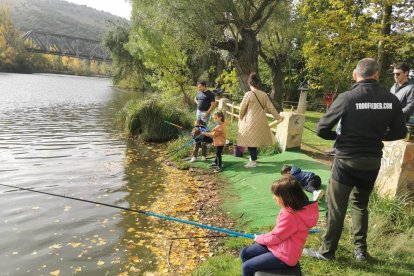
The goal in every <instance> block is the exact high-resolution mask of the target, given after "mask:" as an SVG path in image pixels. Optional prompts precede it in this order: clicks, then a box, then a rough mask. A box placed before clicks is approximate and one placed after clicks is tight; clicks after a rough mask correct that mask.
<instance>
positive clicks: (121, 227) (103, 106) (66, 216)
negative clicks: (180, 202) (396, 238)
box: [0, 73, 163, 275]
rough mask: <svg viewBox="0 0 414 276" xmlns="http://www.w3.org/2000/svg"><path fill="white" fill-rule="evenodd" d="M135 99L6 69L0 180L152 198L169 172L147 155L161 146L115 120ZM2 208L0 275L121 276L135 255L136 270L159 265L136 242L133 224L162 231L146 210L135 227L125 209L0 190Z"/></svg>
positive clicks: (100, 196) (98, 197)
mask: <svg viewBox="0 0 414 276" xmlns="http://www.w3.org/2000/svg"><path fill="white" fill-rule="evenodd" d="M137 97H142V95H141V94H139V93H134V92H128V91H122V90H119V89H116V88H114V87H111V82H110V80H108V79H100V78H86V77H77V76H65V75H49V74H34V75H21V74H4V73H0V184H6V185H13V186H17V187H22V188H32V189H35V190H39V191H45V192H49V193H55V194H60V195H67V196H71V197H77V198H83V199H88V200H92V201H98V202H104V203H108V204H114V205H118V206H123V207H136V206H146V205H148V204H150V203H151V202H152V200H153V198H154V194H156V192H157V183H159V182H160V181H161V180H162V177H163V176H162V172H160V171H158V168H157V166H156V164H155V163H154V162H152V161H151V160H152V158H154V156H155V154H156V152H154V151H153V149H152V147H148V145H142V144H138V143H136V142H133V141H129V140H127V139H125V138H124V136H123V134H122V133H121V131H120V130H119V129H118V128H117V127H115V124H114V119H115V117H116V112H117V111H119V110H120V109H121V108H122V107H123V105H124V104H125V103H126V102H127V101H128V100H130V99H133V98H137ZM145 158H146V159H145ZM137 170H141V171H142V170H144V171H145V173H144V174H142V173H141V174H137V173H136V171H137ZM136 204H137V205H136ZM0 214H1V215H0V248H1V251H0V275H51V274H50V273H52V275H57V274H56V273H59V275H74V274H76V275H117V274H119V273H120V272H123V271H125V270H128V269H129V267H130V263H131V258H132V257H133V256H139V259H137V258H132V259H133V260H134V262H135V264H134V265H135V267H136V271H137V272H138V271H139V273H138V274H141V273H144V272H145V271H152V270H155V269H156V264H155V262H154V260H155V258H154V255H153V253H152V252H151V251H150V250H149V249H147V248H146V247H144V246H131V241H136V239H137V237H136V235H134V231H131V228H132V227H134V229H136V230H141V231H145V229H147V228H151V227H161V226H160V223H159V222H158V223H157V222H151V221H148V220H146V219H145V218H143V217H142V216H141V217H140V219H139V221H140V223H139V224H137V215H131V213H129V212H123V211H121V210H119V209H114V208H109V207H105V206H100V205H96V204H91V203H85V202H80V201H74V200H70V199H65V198H60V197H54V196H49V195H44V194H39V193H33V192H28V191H19V190H16V189H12V188H7V187H3V186H0ZM151 223H152V224H157V225H150V224H151ZM134 238H135V240H134ZM131 256H132V257H131Z"/></svg>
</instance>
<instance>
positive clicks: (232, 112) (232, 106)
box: [230, 102, 236, 123]
mask: <svg viewBox="0 0 414 276" xmlns="http://www.w3.org/2000/svg"><path fill="white" fill-rule="evenodd" d="M234 115H236V114H234V102H232V103H231V119H230V120H231V122H232V123H233V120H234V119H233V118H234Z"/></svg>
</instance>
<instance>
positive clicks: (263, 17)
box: [105, 0, 414, 107]
mask: <svg viewBox="0 0 414 276" xmlns="http://www.w3.org/2000/svg"><path fill="white" fill-rule="evenodd" d="M131 2H132V5H133V12H132V21H131V23H130V24H118V25H117V26H115V27H113V29H112V30H111V31H110V32H109V33H108V35H107V36H106V38H105V43H106V46H107V47H108V48H109V49H110V50H111V53H112V56H113V60H114V63H113V79H114V82H115V83H117V84H120V85H122V86H129V87H136V88H143V87H151V88H152V89H156V90H160V91H162V92H164V93H169V94H173V95H181V96H182V98H183V99H184V100H186V101H189V100H190V101H191V96H190V95H189V92H188V91H189V86H190V85H194V83H195V82H196V81H198V80H207V81H208V82H209V84H210V85H211V86H213V85H216V84H217V83H219V84H220V85H221V86H222V88H224V89H225V91H226V92H228V93H231V94H233V95H235V96H239V97H241V96H242V95H243V92H244V91H246V90H247V89H248V87H247V85H246V79H247V76H248V75H249V73H250V72H252V71H255V72H259V74H260V77H261V79H262V84H263V88H264V90H266V91H268V92H269V94H270V97H271V99H272V101H273V102H274V103H275V104H277V105H278V106H279V107H280V105H281V102H282V100H295V99H297V98H298V97H299V92H298V86H299V84H300V83H302V82H303V81H304V80H308V81H309V88H310V91H311V92H312V93H310V97H311V98H314V99H316V100H317V99H320V100H321V101H322V95H323V94H324V93H326V92H333V93H340V92H342V91H345V90H347V89H349V88H350V86H351V84H352V70H353V69H354V68H355V65H356V62H357V61H358V60H360V59H361V58H364V57H374V58H376V59H377V60H378V62H379V64H380V74H381V79H380V81H381V84H382V85H383V86H385V87H388V86H390V85H391V82H392V76H391V74H389V73H390V71H389V69H390V65H391V64H392V63H394V62H398V61H405V62H408V63H409V64H411V65H414V55H413V53H414V49H413V48H414V43H413V42H414V30H413V29H414V12H413V9H414V1H413V0H406V1H399V0H389V1H374V0H345V1H344V0H300V1H296V0H255V1H250V0H241V1H231V0H228V1H227V0H225V1H223V0H212V1H204V0H191V1H190V0H160V1H156V2H153V1H150V2H148V1H144V0H132V1H131Z"/></svg>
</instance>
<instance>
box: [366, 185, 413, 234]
mask: <svg viewBox="0 0 414 276" xmlns="http://www.w3.org/2000/svg"><path fill="white" fill-rule="evenodd" d="M369 210H370V212H371V213H373V214H375V215H376V216H377V217H378V218H379V219H380V218H382V219H380V220H382V221H383V222H385V224H383V225H382V226H381V229H380V231H382V232H411V233H412V234H414V206H413V198H412V196H410V194H409V193H406V194H401V195H398V196H396V197H395V198H393V199H385V198H383V197H381V196H380V195H379V194H378V192H377V191H374V192H373V193H372V195H371V198H370V202H369Z"/></svg>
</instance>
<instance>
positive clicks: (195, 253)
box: [149, 152, 329, 275]
mask: <svg viewBox="0 0 414 276" xmlns="http://www.w3.org/2000/svg"><path fill="white" fill-rule="evenodd" d="M247 161H248V157H245V158H237V157H233V156H230V155H224V156H223V164H224V169H223V171H222V172H221V173H219V174H214V173H213V172H212V170H211V169H208V168H207V166H208V165H209V164H210V163H211V160H207V161H199V162H196V163H192V164H191V166H192V168H191V169H190V170H187V171H182V170H178V169H175V168H174V167H173V166H169V165H168V163H167V165H165V166H164V168H165V171H166V173H167V177H166V178H165V179H166V180H165V182H164V183H162V184H161V185H162V186H163V189H161V190H162V191H163V192H161V193H160V194H159V195H158V198H157V200H156V202H155V203H154V204H153V205H152V206H151V208H150V210H151V211H152V212H158V213H163V214H165V215H168V216H173V217H177V218H181V219H186V220H191V221H195V222H200V223H203V224H207V225H212V226H217V227H223V228H226V229H230V230H235V231H248V230H250V229H254V228H257V229H260V228H264V227H271V226H273V225H274V222H275V219H276V215H277V214H278V212H279V209H278V208H277V206H276V205H275V203H274V202H273V200H272V196H271V192H270V186H271V184H272V181H273V180H275V179H278V178H280V177H281V175H280V169H281V167H282V165H283V164H286V163H287V164H294V165H295V166H298V167H301V168H303V169H306V170H309V171H314V172H315V173H317V174H318V175H320V176H321V178H322V182H323V188H324V189H325V188H326V183H327V179H328V176H329V166H327V165H325V164H322V163H319V162H317V161H315V160H313V159H312V158H310V157H308V156H307V155H305V154H303V153H300V152H285V153H283V154H278V155H273V156H266V157H262V158H260V159H259V166H258V167H257V168H252V169H246V168H245V167H244V164H245V163H246V162H247ZM309 197H311V195H310V194H309ZM320 209H321V212H323V211H324V210H325V207H324V203H322V202H321V204H320ZM321 214H322V213H321ZM149 219H153V218H149ZM163 223H168V227H169V229H170V230H168V231H164V232H162V233H161V232H159V233H154V232H152V234H151V237H152V238H154V239H155V240H156V242H155V246H154V248H151V250H152V251H154V252H156V255H157V256H158V257H157V259H158V273H160V274H163V275H165V274H169V273H172V274H173V273H177V274H179V275H188V274H189V273H190V272H191V271H192V270H194V268H196V267H197V266H198V265H200V263H201V262H203V261H205V260H207V259H208V258H209V257H211V256H214V254H215V252H217V249H218V247H219V246H220V245H221V244H222V241H223V239H222V238H205V239H202V238H193V239H191V238H189V239H187V238H185V239H181V238H182V237H194V236H195V237H200V236H215V235H223V234H222V233H219V232H215V231H210V230H205V229H201V228H197V227H194V226H190V225H185V224H181V223H174V222H163ZM177 238H179V239H177ZM238 239H244V238H238ZM245 240H246V241H245V242H247V243H249V242H251V240H248V239H245Z"/></svg>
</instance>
